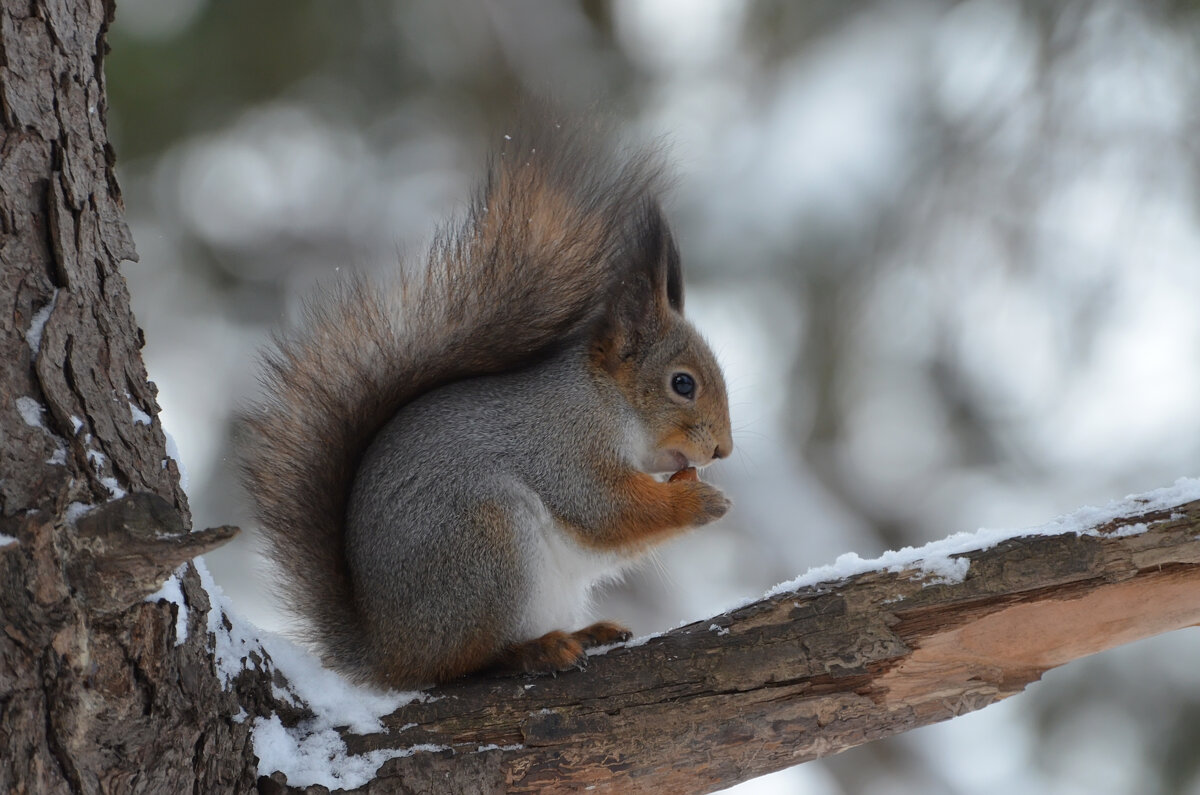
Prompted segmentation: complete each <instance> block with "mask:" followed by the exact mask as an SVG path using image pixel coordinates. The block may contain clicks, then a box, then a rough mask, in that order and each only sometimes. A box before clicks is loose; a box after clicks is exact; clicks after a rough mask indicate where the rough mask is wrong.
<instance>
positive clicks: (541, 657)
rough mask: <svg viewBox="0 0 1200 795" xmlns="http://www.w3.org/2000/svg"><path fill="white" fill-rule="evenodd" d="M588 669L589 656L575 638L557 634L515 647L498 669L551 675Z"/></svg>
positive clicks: (508, 650) (502, 655) (503, 655)
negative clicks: (574, 669) (573, 669)
mask: <svg viewBox="0 0 1200 795" xmlns="http://www.w3.org/2000/svg"><path fill="white" fill-rule="evenodd" d="M586 666H587V654H586V653H585V652H584V650H583V644H582V643H580V642H579V641H578V640H577V639H576V638H575V636H574V635H571V634H568V633H566V632H563V631H562V630H558V629H556V630H554V631H553V632H547V633H546V634H545V635H542V636H541V637H540V638H534V639H533V640H527V641H524V642H523V643H514V644H513V645H511V646H509V647H508V648H506V649H505V650H504V651H502V652H501V653H500V656H499V657H497V658H496V662H495V664H494V666H493V667H494V668H495V669H496V670H499V671H507V672H509V673H529V674H533V673H538V674H549V673H557V672H559V671H567V670H570V669H571V668H584V667H586Z"/></svg>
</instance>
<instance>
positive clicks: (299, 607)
mask: <svg viewBox="0 0 1200 795" xmlns="http://www.w3.org/2000/svg"><path fill="white" fill-rule="evenodd" d="M658 181H659V169H658V167H657V161H656V158H655V157H654V156H653V155H652V154H650V153H646V152H644V151H643V152H632V153H624V154H622V153H620V152H616V151H615V150H614V147H613V145H612V143H611V139H610V138H609V136H608V135H607V133H606V132H605V131H604V130H603V129H601V128H599V127H590V128H587V129H581V128H578V127H576V128H568V127H567V125H565V124H564V125H560V124H559V123H556V122H555V121H554V120H553V119H549V118H545V117H542V118H538V119H534V120H532V121H526V122H525V123H523V124H522V125H520V126H518V127H517V128H515V129H514V130H512V131H511V133H510V134H509V135H506V136H505V141H504V142H503V144H502V146H501V147H500V150H499V153H498V154H497V155H495V156H494V157H493V159H492V160H491V162H490V164H489V168H488V172H487V177H486V179H485V180H484V182H483V184H482V186H481V188H480V189H479V190H478V191H477V192H476V194H475V197H474V199H473V200H472V201H471V203H470V205H469V206H468V208H467V210H466V213H465V217H464V219H463V220H462V221H461V222H460V223H458V224H457V225H454V226H452V227H450V228H448V229H446V230H444V231H442V232H441V233H440V234H439V235H438V236H437V238H436V239H435V242H434V243H433V245H432V247H431V249H430V253H429V255H428V258H427V262H426V263H425V266H424V268H420V269H413V270H406V269H405V268H403V267H401V268H398V269H397V273H396V274H395V275H394V276H393V277H392V278H390V279H389V280H387V281H386V282H382V283H375V282H372V281H369V280H367V279H364V278H360V277H348V278H343V279H341V280H339V281H338V282H336V283H335V284H333V285H331V286H330V287H328V288H327V289H326V290H325V291H324V292H323V293H321V294H319V295H318V296H317V297H316V298H315V299H314V300H313V301H312V302H311V303H310V304H309V305H308V307H307V310H306V312H305V321H304V323H303V325H302V326H301V328H300V329H299V330H297V331H296V332H295V333H293V334H290V335H287V336H282V337H280V338H278V339H277V340H276V345H275V348H274V350H273V351H271V352H270V353H268V354H267V355H266V357H265V374H264V376H263V378H262V381H263V392H264V397H263V398H262V399H261V400H260V401H259V402H258V403H257V405H254V406H253V407H251V408H250V409H249V410H248V411H247V412H245V413H244V415H243V417H242V423H241V428H242V433H241V440H240V450H241V459H242V470H243V475H244V480H245V482H246V485H247V489H248V491H249V492H250V494H251V496H252V497H253V500H254V503H255V507H256V511H257V516H258V519H259V522H260V525H261V527H262V529H263V534H264V537H265V540H266V543H267V546H268V554H269V555H270V557H271V558H272V559H273V560H274V561H275V563H276V565H277V566H278V567H279V570H280V572H279V573H280V576H279V579H278V582H279V585H280V588H281V589H282V591H283V595H284V597H285V599H286V603H287V604H288V605H289V606H290V607H291V609H292V610H293V611H294V612H295V613H296V614H298V615H300V616H302V617H304V618H305V619H306V621H307V624H308V627H307V637H308V639H309V640H310V641H311V642H312V643H313V644H314V645H315V646H316V648H317V649H318V650H319V651H320V653H321V654H322V657H323V659H324V660H325V662H326V663H327V664H329V665H331V666H332V667H335V668H338V669H339V670H342V671H343V672H345V673H347V674H349V675H351V676H353V677H355V678H357V679H360V680H375V681H379V680H380V679H381V677H380V673H379V666H378V661H376V660H374V659H372V657H371V653H372V649H371V648H370V642H369V640H368V633H367V626H366V621H365V618H364V616H363V615H362V613H361V609H360V606H359V605H360V599H359V595H358V594H356V593H355V587H354V583H353V580H352V577H351V572H350V570H349V567H348V563H347V558H346V553H345V521H346V515H347V509H348V499H349V495H350V493H351V487H352V483H353V480H354V477H355V473H356V472H357V471H358V469H359V465H360V463H361V461H362V457H363V455H364V452H365V451H366V450H367V448H368V446H369V445H370V444H371V442H372V440H373V439H374V438H375V437H376V436H377V435H378V434H379V432H380V430H381V429H382V428H383V426H384V425H385V424H386V423H387V422H388V421H389V420H390V419H391V418H392V417H394V416H395V415H396V414H397V412H399V411H400V410H401V409H402V408H403V407H404V406H405V405H407V404H408V403H410V402H411V401H413V400H414V399H416V398H418V397H419V396H421V395H423V394H425V393H428V392H430V391H431V390H435V389H437V388H438V387H440V386H443V385H446V384H449V383H452V382H455V381H458V380H460V379H463V378H469V377H474V376H480V375H487V374H490V373H499V372H507V371H511V370H515V369H519V368H522V367H528V366H532V365H533V364H535V363H537V362H540V361H544V360H546V359H548V358H550V357H552V356H554V355H555V354H556V353H558V352H560V351H562V350H563V349H564V348H565V347H569V346H571V345H576V344H579V343H580V341H581V340H582V339H584V337H585V335H586V334H587V332H588V330H589V329H591V328H593V327H594V326H595V324H596V323H597V322H598V321H599V320H600V318H601V314H602V313H603V312H604V311H605V308H606V307H607V305H608V304H609V300H608V297H609V296H610V295H611V294H612V293H614V292H616V291H618V290H619V289H620V287H621V285H622V284H623V283H624V282H625V281H626V280H627V279H633V278H636V275H634V274H631V273H630V272H629V269H630V268H631V267H633V264H632V263H630V262H629V261H628V258H627V257H625V256H623V252H624V251H625V249H626V247H627V246H628V244H629V239H630V237H631V235H635V234H636V233H637V232H636V230H638V229H640V228H641V227H642V226H644V225H645V217H646V215H647V214H648V213H657V209H656V204H655V194H656V191H657V187H658V184H657V183H658ZM397 620H401V619H400V617H397Z"/></svg>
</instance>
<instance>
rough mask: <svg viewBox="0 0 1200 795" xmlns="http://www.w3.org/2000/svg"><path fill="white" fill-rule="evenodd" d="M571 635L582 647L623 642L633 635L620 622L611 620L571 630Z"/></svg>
mask: <svg viewBox="0 0 1200 795" xmlns="http://www.w3.org/2000/svg"><path fill="white" fill-rule="evenodd" d="M571 637H573V638H575V640H577V641H579V644H580V645H581V646H583V648H584V649H592V648H595V647H596V646H606V645H608V644H609V643H624V642H625V641H627V640H629V639H630V638H632V637H633V633H632V632H630V631H629V630H628V629H626V628H625V627H623V626H621V625H620V624H614V623H613V622H611V621H597V622H596V623H595V624H592V625H591V626H589V627H584V628H583V629H580V630H576V631H575V632H572V633H571Z"/></svg>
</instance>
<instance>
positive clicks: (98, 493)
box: [0, 0, 1200, 793]
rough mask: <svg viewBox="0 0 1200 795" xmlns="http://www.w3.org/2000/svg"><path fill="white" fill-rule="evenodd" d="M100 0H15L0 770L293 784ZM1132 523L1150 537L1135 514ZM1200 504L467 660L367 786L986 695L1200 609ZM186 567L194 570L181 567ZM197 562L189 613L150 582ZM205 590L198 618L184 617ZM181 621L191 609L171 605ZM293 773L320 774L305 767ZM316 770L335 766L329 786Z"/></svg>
mask: <svg viewBox="0 0 1200 795" xmlns="http://www.w3.org/2000/svg"><path fill="white" fill-rule="evenodd" d="M112 13H113V7H112V5H111V4H105V3H103V2H100V1H99V0H80V1H79V2H76V3H69V4H68V3H62V2H60V1H59V0H29V2H25V3H17V2H6V3H5V4H3V5H2V6H0V123H2V128H0V264H2V266H3V269H2V272H0V279H2V285H3V292H2V295H3V298H4V300H5V301H6V303H7V307H6V311H5V312H4V315H3V317H4V318H5V319H4V322H3V335H2V336H0V441H2V444H0V630H2V631H0V790H3V791H8V792H36V793H42V792H111V791H119V792H126V791H131V792H181V791H186V790H192V791H196V792H227V791H238V792H241V791H247V790H251V789H255V788H258V789H260V790H261V791H265V792H271V791H278V790H280V789H283V788H286V787H287V783H286V778H285V776H284V774H283V773H282V772H278V771H272V770H269V769H264V770H262V771H261V773H265V774H271V775H260V770H259V768H260V767H261V765H260V763H259V760H258V759H257V758H256V756H255V753H254V750H253V742H252V741H253V732H254V731H255V730H256V728H257V729H261V727H262V726H263V725H264V722H265V720H266V719H272V720H279V721H280V722H281V724H282V725H283V726H285V727H289V728H290V729H291V731H293V732H294V733H295V734H296V736H299V735H301V734H302V733H303V731H304V727H305V725H306V720H307V719H308V718H311V717H312V714H313V713H312V711H311V709H310V708H309V707H308V705H306V704H303V703H299V704H297V703H294V701H293V700H292V699H290V698H288V697H285V696H283V695H280V696H279V697H278V698H277V696H276V694H285V693H287V692H288V691H289V689H291V685H290V684H289V682H288V681H287V679H286V677H284V676H283V675H282V674H281V673H280V671H279V670H277V668H276V666H275V664H274V663H273V662H272V660H271V659H270V658H269V655H267V654H266V653H265V652H263V651H262V650H261V649H260V648H255V647H254V646H253V644H250V645H249V646H248V647H246V648H245V649H244V650H242V651H238V652H237V655H240V657H241V662H242V669H241V671H240V673H238V674H237V675H236V676H234V677H233V678H232V679H231V680H228V681H227V680H226V679H225V677H224V676H223V675H221V674H219V673H218V671H217V669H216V666H215V663H214V656H215V652H214V649H215V647H216V642H217V639H216V634H220V633H221V632H222V631H223V630H222V625H223V627H224V628H225V629H226V630H227V629H229V628H231V627H232V626H233V625H232V623H231V621H230V619H229V618H228V617H226V616H223V615H222V616H218V617H217V621H216V622H215V623H214V622H210V621H209V612H210V608H211V606H212V605H211V603H210V597H209V594H208V593H206V591H205V589H204V588H203V586H202V584H201V581H200V578H199V576H198V574H197V572H196V570H195V568H194V567H193V566H192V565H190V564H188V563H186V562H185V561H187V560H188V559H189V558H190V557H192V556H193V555H196V554H199V553H201V552H203V551H205V550H207V549H210V548H212V547H213V546H215V545H217V544H219V543H221V542H222V541H224V540H225V539H227V538H228V537H229V536H230V535H232V533H233V532H235V531H234V530H233V529H232V528H215V529H212V530H205V531H201V532H192V531H190V516H189V514H188V508H187V501H186V497H185V496H184V494H183V492H182V491H181V490H180V488H179V483H178V472H177V470H176V467H175V463H174V462H173V461H171V460H170V458H168V457H167V455H166V453H165V443H164V436H163V433H162V428H161V426H160V424H159V421H158V418H157V415H158V406H157V404H156V403H155V389H154V386H153V385H152V384H150V383H149V382H148V381H147V378H146V373H145V369H144V367H143V364H142V361H141V356H140V353H139V350H140V348H141V344H142V339H141V332H140V331H139V330H138V328H137V326H136V324H135V323H134V321H133V318H132V316H131V314H130V310H129V297H128V294H127V291H126V286H125V283H124V280H123V279H122V277H121V275H120V273H119V271H118V265H119V263H120V261H121V260H122V259H127V258H132V257H133V256H134V252H133V246H132V242H131V240H130V236H129V233H128V230H127V228H126V226H125V223H124V221H123V217H122V212H123V209H122V205H121V198H120V193H119V190H118V188H117V184H116V181H115V179H114V176H113V172H112V166H113V153H112V151H111V149H110V148H109V146H108V143H107V138H106V133H105V127H104V119H105V112H106V107H105V95H104V77H103V73H102V66H103V55H104V46H105V45H104V35H105V31H106V29H107V26H108V24H109V22H110V21H111V18H112ZM1134 522H1142V523H1145V524H1147V525H1149V527H1148V529H1147V530H1146V531H1145V532H1140V533H1136V534H1129V533H1123V532H1118V531H1120V530H1121V528H1122V527H1125V526H1126V525H1128V524H1130V523H1134ZM1198 535H1200V505H1198V504H1197V503H1189V504H1186V505H1181V506H1172V507H1170V508H1168V509H1163V508H1161V507H1160V508H1155V509H1154V510H1147V511H1146V512H1144V515H1139V516H1134V517H1131V518H1129V519H1127V520H1124V521H1123V522H1119V523H1115V524H1112V525H1111V526H1108V527H1103V528H1099V529H1098V531H1097V534H1096V535H1081V536H1076V535H1060V536H1051V537H1030V538H1022V539H1014V540H1010V541H1006V542H1004V543H1002V544H999V545H997V546H995V547H994V548H992V549H988V550H986V551H977V552H972V553H970V554H969V555H967V556H966V558H967V559H968V560H969V569H968V570H967V576H966V578H965V579H963V580H962V581H961V582H953V583H942V584H935V583H931V582H930V581H929V580H928V579H924V580H923V579H921V578H920V574H919V572H917V571H916V570H910V571H898V572H889V571H874V572H869V573H866V574H861V575H859V576H856V577H853V578H848V579H845V580H841V581H838V582H828V583H822V584H819V585H814V586H811V587H808V588H805V589H802V590H800V591H797V592H791V593H781V594H778V595H776V596H773V597H771V598H769V599H765V600H762V601H759V602H756V603H754V604H752V605H748V606H746V607H743V608H740V609H738V610H735V611H732V612H730V613H727V614H723V615H720V616H717V617H714V618H712V619H708V620H705V621H702V622H698V623H696V624H692V625H689V626H687V627H683V628H680V629H678V630H675V631H674V632H671V633H667V634H666V635H664V636H661V637H658V638H654V639H652V640H649V641H647V642H645V643H644V644H641V645H634V646H628V647H620V648H617V649H613V650H611V651H609V652H608V653H607V654H604V655H599V656H596V657H594V658H592V660H591V664H590V666H589V669H588V670H587V671H586V672H571V673H570V674H564V675H562V676H559V677H557V678H546V677H543V678H531V679H530V678H526V679H513V678H509V679H499V678H485V677H475V678H471V679H466V680H463V681H461V682H458V683H455V684H453V685H450V686H447V687H443V688H438V689H435V690H433V691H430V692H429V693H428V694H427V698H426V699H425V700H424V701H422V702H420V703H412V704H409V705H408V706H405V707H403V708H401V709H399V710H397V711H396V712H395V714H393V715H391V716H388V717H386V718H385V719H384V721H383V723H384V725H385V727H386V728H387V729H388V731H387V732H386V733H384V732H378V733H372V734H355V733H352V732H350V731H348V730H345V729H343V730H341V732H340V734H341V736H342V738H343V739H344V741H345V743H346V745H347V750H348V752H349V753H351V754H367V753H371V752H376V758H380V759H382V758H383V757H387V756H391V757H393V758H390V759H389V760H387V761H384V762H383V763H382V766H381V767H380V768H379V769H378V771H377V772H376V777H375V778H374V779H373V780H372V781H370V782H369V783H367V784H365V785H364V786H363V787H362V789H363V790H364V791H373V792H393V791H403V792H446V791H458V792H500V791H513V792H533V791H564V790H568V789H572V788H581V787H594V788H595V790H597V791H626V790H628V789H630V788H632V787H634V786H637V787H639V788H641V789H647V790H650V791H679V792H687V791H696V792H700V791H706V790H710V789H714V788H716V787H720V786H725V785H728V784H732V783H735V782H737V781H741V780H744V779H747V778H750V777H753V776H756V775H760V774H762V773H766V772H769V771H771V770H775V769H778V768H781V767H784V766H787V765H792V764H796V763H798V762H802V761H804V760H807V759H813V758H816V757H819V756H822V755H825V754H829V753H835V752H837V751H840V750H844V749H846V748H849V747H852V746H854V745H858V744H861V743H864V742H868V741H870V740H872V739H875V738H878V737H883V736H886V735H889V734H894V733H896V732H900V731H905V730H907V729H909V728H912V727H915V726H919V725H924V724H926V723H930V722H933V721H937V720H942V719H945V718H949V717H953V716H954V715H956V714H960V713H962V712H965V711H969V710H973V709H978V708H980V707H982V706H985V705H987V704H989V703H992V702H993V701H996V700H998V699H1001V698H1005V697H1007V696H1009V695H1012V694H1013V693H1015V692H1018V691H1019V690H1020V689H1021V688H1023V687H1024V686H1025V684H1027V683H1028V682H1030V681H1032V680H1034V679H1036V678H1037V677H1038V676H1040V675H1041V673H1042V672H1043V671H1045V670H1046V669H1048V668H1050V667H1053V666H1055V665H1059V664H1062V663H1063V662H1066V661H1068V660H1070V659H1074V658H1076V657H1079V656H1082V655H1084V654H1088V653H1091V652H1094V651H1097V650H1099V649H1102V648H1107V647H1109V646H1112V645H1116V644H1117V643H1123V642H1126V641H1128V640H1132V639H1134V638H1137V637H1144V636H1147V635H1150V634H1155V633H1158V632H1164V631H1169V630H1172V629H1176V628H1178V627H1183V626H1187V625H1191V624H1195V623H1197V622H1198V621H1200V541H1198V540H1197V539H1198ZM172 572H174V574H172ZM169 576H174V577H176V578H177V582H178V585H179V591H180V593H181V597H180V599H179V600H177V601H178V602H179V603H180V604H176V603H173V602H172V601H169V600H166V599H153V600H152V601H146V598H147V597H148V596H149V595H151V594H152V593H153V592H155V591H156V590H157V589H158V588H159V586H160V585H161V583H162V581H163V579H164V578H166V577H169ZM182 606H186V610H187V612H186V615H183V614H182V613H181V612H180V611H181V609H182ZM179 621H182V626H180V625H179V624H178V623H177V622H179ZM293 783H298V782H293ZM308 790H309V791H317V790H319V788H317V787H309V788H308Z"/></svg>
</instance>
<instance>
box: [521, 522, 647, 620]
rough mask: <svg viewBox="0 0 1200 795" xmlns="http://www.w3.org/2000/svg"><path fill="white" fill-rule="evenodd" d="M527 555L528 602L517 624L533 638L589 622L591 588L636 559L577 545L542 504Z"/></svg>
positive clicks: (617, 573)
mask: <svg viewBox="0 0 1200 795" xmlns="http://www.w3.org/2000/svg"><path fill="white" fill-rule="evenodd" d="M539 513H540V514H541V516H539V517H538V519H540V521H537V522H536V523H535V524H536V526H535V527H534V528H532V530H533V532H532V533H531V534H530V535H532V537H533V540H534V543H533V544H532V547H533V549H532V551H531V552H532V554H530V555H529V559H528V565H529V567H530V568H529V569H528V575H529V583H530V589H529V600H528V602H527V603H526V606H525V610H524V614H523V616H522V620H521V622H520V623H519V625H518V629H517V633H518V639H521V640H529V639H532V638H536V637H540V636H542V635H544V634H546V633H547V632H550V631H552V630H556V629H561V630H564V631H566V632H573V631H574V630H577V629H582V628H583V627H584V626H586V625H587V624H589V623H591V621H590V620H589V611H590V607H591V594H592V589H593V588H594V587H595V586H597V585H599V584H600V583H602V582H605V581H611V580H615V579H616V578H618V577H620V576H621V574H622V573H623V572H624V570H625V569H627V568H628V567H629V566H630V565H632V564H633V563H634V561H633V560H631V559H629V558H626V557H623V556H620V555H617V554H615V553H611V552H599V551H597V550H594V549H589V548H587V547H585V546H583V545H582V544H580V543H578V542H577V541H576V540H575V539H574V538H573V537H572V535H571V533H570V531H568V530H566V529H564V528H562V527H560V526H558V523H557V522H555V521H554V519H553V518H552V517H551V516H550V515H549V512H547V511H546V510H545V508H542V510H541V511H539Z"/></svg>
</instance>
